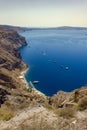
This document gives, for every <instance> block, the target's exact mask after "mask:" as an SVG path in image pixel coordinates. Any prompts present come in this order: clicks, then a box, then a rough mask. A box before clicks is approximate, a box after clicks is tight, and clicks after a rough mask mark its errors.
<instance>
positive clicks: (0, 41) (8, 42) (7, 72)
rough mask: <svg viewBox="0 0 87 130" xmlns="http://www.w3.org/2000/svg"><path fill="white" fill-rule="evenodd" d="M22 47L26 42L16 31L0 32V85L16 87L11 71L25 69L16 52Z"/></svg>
mask: <svg viewBox="0 0 87 130" xmlns="http://www.w3.org/2000/svg"><path fill="white" fill-rule="evenodd" d="M22 45H26V41H25V39H24V38H23V37H21V36H19V35H18V33H17V32H16V31H11V30H3V29H2V30H0V84H2V85H6V86H9V87H10V86H11V87H13V88H15V87H17V86H18V83H16V80H15V78H14V75H13V74H12V71H13V70H15V69H19V70H21V69H23V68H25V64H24V63H23V62H22V60H21V55H20V53H19V51H18V48H19V47H20V46H22ZM14 74H15V73H14Z"/></svg>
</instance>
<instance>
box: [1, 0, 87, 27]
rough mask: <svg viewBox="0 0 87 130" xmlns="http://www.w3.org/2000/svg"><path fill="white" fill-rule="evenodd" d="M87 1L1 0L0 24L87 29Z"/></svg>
mask: <svg viewBox="0 0 87 130" xmlns="http://www.w3.org/2000/svg"><path fill="white" fill-rule="evenodd" d="M86 5H87V0H83V1H82V0H73V1H72V0H66V1H65V0H61V1H60V0H44V1H43V0H15V1H13V0H0V24H1V25H13V26H22V27H60V26H72V27H73V26H74V27H87V6H86Z"/></svg>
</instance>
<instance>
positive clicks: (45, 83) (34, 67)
mask: <svg viewBox="0 0 87 130" xmlns="http://www.w3.org/2000/svg"><path fill="white" fill-rule="evenodd" d="M21 35H22V36H24V37H25V38H26V40H27V43H28V45H27V46H24V47H22V48H20V52H21V55H22V58H23V61H24V62H25V63H26V64H28V65H29V68H30V69H29V71H28V72H27V74H26V79H27V81H32V82H33V81H35V80H37V81H39V83H38V84H37V85H35V87H36V88H37V89H38V90H40V91H41V92H43V93H45V94H46V95H49V96H51V95H53V94H55V93H56V92H57V91H59V90H64V91H71V90H73V89H75V88H79V87H81V86H83V85H86V84H87V31H86V30H56V29H55V30H30V31H26V32H23V33H21Z"/></svg>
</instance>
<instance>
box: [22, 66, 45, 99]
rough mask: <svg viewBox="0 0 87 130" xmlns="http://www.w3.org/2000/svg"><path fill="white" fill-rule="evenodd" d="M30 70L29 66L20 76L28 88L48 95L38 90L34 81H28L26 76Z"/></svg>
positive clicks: (42, 94)
mask: <svg viewBox="0 0 87 130" xmlns="http://www.w3.org/2000/svg"><path fill="white" fill-rule="evenodd" d="M28 70H29V68H27V69H26V70H24V71H22V72H21V74H20V76H19V78H20V79H21V80H22V81H23V82H24V84H25V86H26V88H27V89H28V88H32V90H33V92H34V93H36V94H38V95H40V96H44V97H46V95H45V94H44V93H42V92H40V91H39V90H37V89H36V88H35V86H34V85H33V83H32V82H31V81H30V82H29V83H28V82H27V80H26V78H25V74H26V73H27V71H28Z"/></svg>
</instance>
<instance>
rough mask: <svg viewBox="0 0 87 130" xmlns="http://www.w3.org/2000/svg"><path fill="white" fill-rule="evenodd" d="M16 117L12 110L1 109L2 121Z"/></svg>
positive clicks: (0, 117)
mask: <svg viewBox="0 0 87 130" xmlns="http://www.w3.org/2000/svg"><path fill="white" fill-rule="evenodd" d="M13 116H14V113H13V111H12V110H10V109H8V108H7V107H2V108H0V120H5V121H8V120H10V119H11V118H12V117H13Z"/></svg>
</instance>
